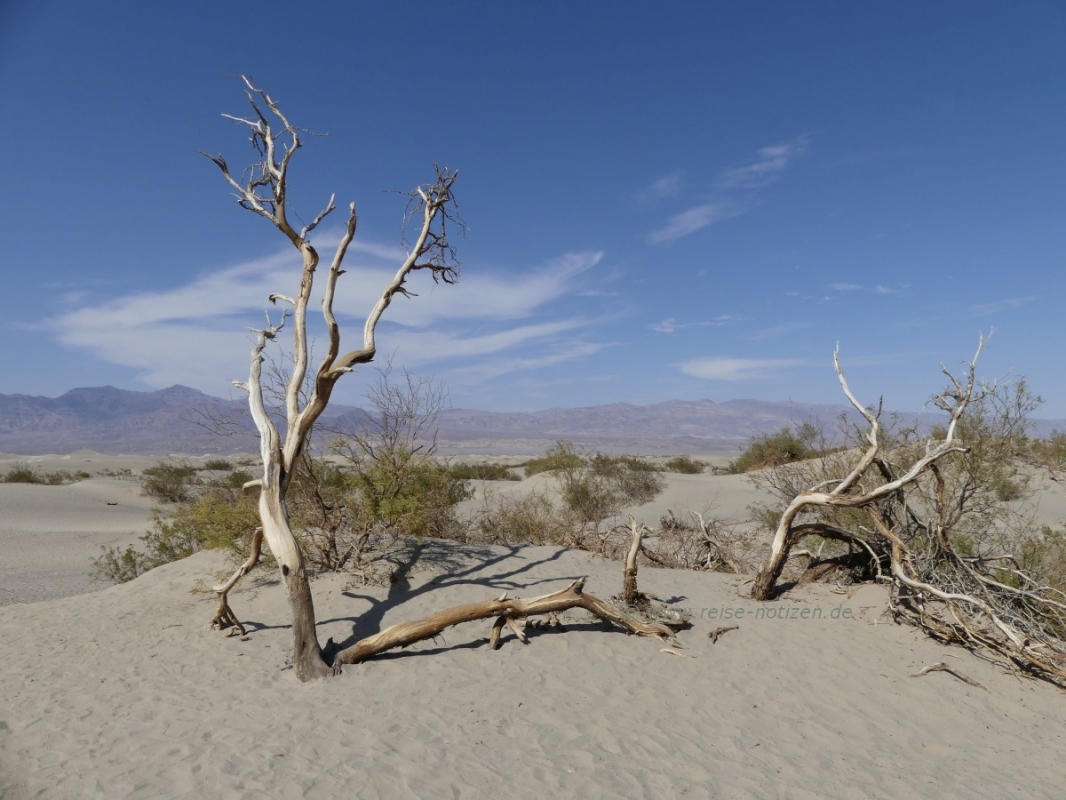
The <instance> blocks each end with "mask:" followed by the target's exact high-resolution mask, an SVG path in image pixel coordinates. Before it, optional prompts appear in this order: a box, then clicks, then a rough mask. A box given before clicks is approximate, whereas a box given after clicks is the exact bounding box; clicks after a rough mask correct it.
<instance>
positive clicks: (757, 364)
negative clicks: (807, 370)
mask: <svg viewBox="0 0 1066 800" xmlns="http://www.w3.org/2000/svg"><path fill="white" fill-rule="evenodd" d="M804 363H806V362H804V361H801V360H798V359H792V358H693V359H690V360H688V361H682V362H681V363H680V364H677V365H676V366H677V367H678V369H680V370H681V371H682V372H683V373H685V374H686V375H691V376H692V377H694V378H705V379H707V380H712V381H747V380H758V379H762V378H772V377H776V375H777V374H778V373H780V371H781V370H783V369H787V368H789V367H798V366H801V365H802V364H804Z"/></svg>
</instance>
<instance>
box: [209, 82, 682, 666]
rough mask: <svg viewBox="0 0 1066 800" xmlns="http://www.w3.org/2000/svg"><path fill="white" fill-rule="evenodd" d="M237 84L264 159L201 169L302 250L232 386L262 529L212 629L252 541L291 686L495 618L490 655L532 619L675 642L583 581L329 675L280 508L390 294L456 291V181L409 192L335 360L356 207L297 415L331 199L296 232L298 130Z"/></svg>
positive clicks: (223, 622)
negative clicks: (592, 622) (284, 342)
mask: <svg viewBox="0 0 1066 800" xmlns="http://www.w3.org/2000/svg"><path fill="white" fill-rule="evenodd" d="M244 82H245V85H246V86H247V88H248V99H249V101H250V102H251V106H252V110H253V117H252V118H250V119H244V118H241V117H231V116H228V115H225V116H227V118H228V119H231V120H234V121H235V122H238V123H240V124H242V125H245V126H247V127H248V129H249V130H250V132H251V139H252V144H253V145H254V146H255V148H256V150H257V152H258V154H259V156H260V159H261V160H260V161H259V163H258V164H256V165H253V167H252V169H251V177H250V178H249V179H248V181H247V183H241V182H239V181H238V180H236V179H235V178H234V177H233V176H232V174H231V173H230V169H229V165H228V164H227V163H226V161H225V159H224V158H222V157H221V156H208V158H210V159H211V160H212V161H213V162H214V163H215V164H216V165H217V166H218V168H219V169H220V170H221V171H222V174H223V177H224V178H225V179H226V181H227V183H229V185H230V186H231V187H232V188H233V189H234V190H236V192H237V197H238V203H239V204H240V205H241V207H242V208H245V209H246V210H249V211H252V212H254V213H256V214H258V215H260V216H262V217H265V218H266V219H267V220H269V221H270V222H271V223H272V224H273V225H274V227H276V228H277V229H278V230H279V231H280V232H281V233H282V234H284V235H285V237H286V238H287V239H288V240H289V242H290V243H291V244H292V245H293V247H295V248H296V249H297V250H298V251H299V253H300V256H301V258H302V261H303V271H302V275H301V278H300V286H299V291H298V292H297V294H296V296H295V297H287V296H285V295H280V294H273V295H271V296H270V298H269V299H270V302H271V303H274V304H277V303H278V302H281V303H283V304H284V305H285V306H287V308H286V309H285V310H284V311H283V312H282V316H281V319H280V320H279V321H278V322H277V323H276V324H275V323H273V322H271V320H270V318H269V315H268V317H267V326H266V327H265V328H264V329H262V330H260V331H259V334H258V336H257V338H256V343H255V346H254V347H253V349H252V357H251V368H250V370H249V380H248V381H247V382H246V383H245V382H235V383H236V385H237V386H239V387H241V388H243V389H245V390H247V391H248V396H249V400H248V403H249V408H250V409H251V413H252V419H253V421H254V422H255V425H256V429H257V430H258V431H259V442H260V455H261V458H262V463H263V473H262V477H261V478H259V479H257V480H255V481H252V482H250V484H249V485H248V487H247V488H253V489H255V488H257V489H258V490H259V518H260V521H261V522H262V531H261V534H257V538H256V540H255V542H254V543H253V551H254V557H252V556H250V557H249V559H248V560H247V561H246V562H245V564H243V565H242V566H241V568H240V569H238V570H237V572H236V573H235V574H234V575H233V577H231V578H230V580H229V581H227V582H226V583H225V584H223V585H221V586H219V587H217V588H216V591H217V592H218V594H219V610H218V613H216V615H215V623H216V624H217V626H218V627H227V626H232V625H236V626H237V627H238V629H239V630H241V632H242V633H243V630H244V629H243V626H241V625H240V623H239V622H238V621H237V618H236V615H234V614H233V611H232V609H230V607H229V603H228V599H227V598H228V594H229V591H230V590H231V589H232V588H233V586H235V585H236V583H237V581H239V580H240V578H241V577H242V576H243V575H244V574H245V573H246V572H247V571H248V570H249V569H251V568H252V567H253V566H254V565H255V563H257V562H258V546H259V542H260V541H262V540H265V541H266V543H267V546H268V547H269V548H270V552H271V553H273V555H274V558H275V560H276V561H277V563H278V569H279V571H280V572H281V578H282V581H283V583H284V585H285V589H286V592H287V593H288V598H289V606H290V609H291V612H292V634H293V654H292V663H293V669H294V671H295V673H296V676H297V677H298V678H299V679H300V680H303V681H306V680H310V679H312V678H317V677H321V676H324V675H329V674H333V673H335V672H336V671H337V670H338V669H339V668H340V665H341V664H355V663H358V662H360V661H363V660H365V659H367V658H369V657H371V656H373V655H376V654H378V653H381V652H384V651H386V650H390V649H392V648H394V647H403V646H406V645H409V644H412V643H414V642H417V641H421V640H422V639H426V638H430V637H433V636H436V635H437V634H438V633H440V632H441V631H443V630H444V629H445V628H448V627H451V626H452V625H458V624H460V623H462V622H469V621H472V620H477V619H485V618H488V617H495V618H496V622H495V624H494V625H493V628H492V643H493V644H494V645H495V644H498V642H499V636H500V633H501V631H502V629H503V627H504V625H509V626H510V627H511V628H512V630H514V631H515V633H516V634H517V635H518V636H519V637H522V636H523V634H522V631H521V629H520V628H519V627H518V625H517V620H519V619H525V618H526V617H529V616H535V615H543V614H548V615H554V614H557V613H558V612H561V611H565V610H568V609H571V608H584V609H586V610H588V611H590V612H591V613H593V614H595V615H596V616H597V617H599V618H601V619H604V620H606V621H609V622H611V623H614V624H616V625H620V626H621V627H623V628H625V629H626V630H628V631H629V632H631V633H636V634H641V635H645V636H659V637H662V638H671V637H672V636H673V629H672V628H671V627H670V626H669V625H667V624H662V623H651V622H644V621H642V620H639V619H636V618H634V617H631V616H629V615H627V614H625V613H623V612H621V611H619V610H618V609H615V608H612V607H611V606H609V605H607V604H606V603H603V602H602V601H600V600H598V599H596V598H595V597H592V596H590V595H586V594H584V593H583V592H582V587H583V585H584V581H583V580H582V581H577V582H575V583H574V584H572V585H571V586H569V587H567V588H566V589H564V590H562V591H560V592H556V593H554V594H551V595H545V596H543V597H538V598H533V599H531V600H507V599H506V598H505V597H504V598H500V599H499V600H492V601H487V602H484V603H470V604H467V605H464V606H458V607H456V608H453V609H448V610H446V611H442V612H440V613H438V614H435V615H433V616H431V617H429V618H427V619H424V620H420V621H416V622H409V623H404V624H402V625H397V626H393V627H392V628H389V629H388V630H386V631H383V632H382V633H379V634H377V635H376V636H371V637H369V638H368V639H365V640H363V641H361V642H359V643H357V644H356V645H354V646H352V647H350V648H348V649H346V650H344V651H342V652H340V653H338V654H336V656H335V657H334V658H333V659H332V663H331V664H327V663H326V661H325V659H324V657H323V653H322V649H321V647H320V646H319V643H318V637H317V634H316V631H315V608H314V600H313V598H312V596H311V588H310V585H309V582H308V575H307V569H306V566H305V563H304V558H303V553H302V552H301V550H300V546H299V543H298V542H297V541H296V538H295V536H294V535H293V532H292V529H291V528H290V525H289V517H288V513H287V510H286V505H285V495H286V491H287V489H288V485H289V481H290V479H291V476H292V474H293V472H294V470H295V468H296V465H297V463H298V460H299V459H300V458H301V456H302V455H303V452H304V448H305V447H306V446H307V441H308V437H309V436H310V433H311V430H312V428H313V427H314V425H315V422H316V421H317V420H318V418H319V417H320V416H321V414H322V412H323V411H324V410H325V408H326V406H327V404H328V403H329V400H330V396H331V395H332V392H333V388H334V386H335V384H336V382H337V380H338V379H340V377H341V376H343V375H345V374H347V373H349V372H351V371H352V369H353V368H354V367H356V366H357V365H359V364H366V363H369V362H370V361H372V360H373V359H374V357H375V355H376V354H377V342H376V338H375V336H376V328H377V324H378V322H379V321H380V319H381V317H382V315H383V314H384V312H385V310H386V309H387V308H388V307H389V305H390V304H391V303H392V300H393V298H394V297H395V296H396V295H397V294H399V295H403V296H408V295H409V294H410V293H409V292H408V291H407V289H406V281H407V279H408V278H409V277H410V275H411V274H412V273H413V272H415V271H418V270H425V271H428V272H429V273H430V274H431V276H432V277H433V280H434V281H443V282H444V283H454V282H455V280H456V278H457V275H458V271H457V269H458V268H457V265H456V264H455V261H454V250H453V248H452V245H451V244H450V243H449V241H448V237H447V235H446V224H447V222H449V221H454V219H453V217H452V208H453V206H454V197H453V195H452V186H453V185H454V183H455V181H456V178H457V177H458V174H457V173H455V172H451V171H449V170H447V169H441V168H436V180H435V182H433V183H430V184H427V185H424V186H420V187H417V188H416V189H415V190H414V191H413V192H412V194H411V196H410V203H409V205H408V214H409V216H410V217H415V218H418V217H420V218H421V219H420V221H419V224H418V228H417V234H416V236H415V237H414V241H413V243H412V244H411V246H410V248H409V250H408V253H407V255H406V257H405V258H404V261H403V263H402V264H401V265H400V267H399V268H398V269H397V271H396V273H395V274H394V275H393V277H392V280H391V281H390V282H389V283H388V285H387V286H385V288H384V289H383V290H382V292H381V294H380V295H379V297H378V300H377V302H376V303H375V305H374V307H373V309H372V310H371V312H370V314H369V315H368V316H367V319H366V323H365V325H364V326H363V337H362V342H361V343H360V345H359V346H357V347H356V348H354V349H351V350H349V351H348V352H346V353H343V354H342V350H341V337H340V328H339V325H338V323H337V319H336V316H335V314H334V312H333V302H334V299H335V297H336V286H337V281H338V280H339V278H340V276H341V275H342V274H344V270H343V269H342V268H341V265H342V263H343V261H344V257H345V255H346V253H347V249H348V246H349V245H350V244H351V242H352V240H353V239H354V237H355V229H356V214H355V204H354V203H352V204H351V205H350V206H349V213H348V221H347V225H346V226H345V230H344V233H343V235H342V236H341V240H340V243H339V244H338V245H337V249H336V251H335V253H334V256H333V260H332V262H331V264H330V267H329V271H328V273H327V275H326V284H325V292H324V297H323V301H322V316H323V320H324V322H325V325H326V332H327V335H328V344H327V348H326V354H325V357H324V358H323V360H322V362H321V364H320V365H319V367H318V370H317V371H316V372H315V373H314V374H313V375H312V376H311V378H312V380H311V382H310V385H311V388H310V395H309V397H308V398H307V401H306V402H305V403H303V405H302V407H301V391H302V390H303V389H304V384H305V378H307V377H308V376H309V372H308V369H309V367H308V358H309V352H308V341H307V305H308V302H309V301H310V298H311V294H312V288H313V284H314V279H315V274H316V271H317V268H318V265H319V255H318V252H317V251H316V250H315V248H314V247H313V246H312V244H311V242H310V240H309V239H308V238H307V236H308V234H309V233H310V232H311V231H312V230H314V229H315V228H316V227H317V226H318V224H319V223H320V222H322V220H323V219H325V218H326V217H327V216H328V215H329V214H330V213H331V212H332V211H333V210H334V209H335V205H334V198H333V197H330V200H329V203H328V204H327V205H326V207H325V208H324V209H323V210H322V211H321V212H320V213H319V214H318V215H317V216H316V217H315V219H314V221H313V222H311V224H310V225H306V226H304V227H303V228H302V229H301V230H299V231H297V230H296V229H295V228H294V227H293V226H292V224H291V223H290V221H289V217H290V209H289V207H288V204H287V191H288V168H289V164H290V161H291V159H292V156H293V154H294V153H295V152H296V150H297V149H299V147H300V134H299V130H298V129H297V128H294V127H293V126H292V125H291V124H290V123H289V121H288V120H287V119H286V118H285V116H284V115H283V114H282V112H281V110H280V109H279V108H278V106H277V104H276V103H275V102H274V100H273V99H271V98H270V97H269V96H268V95H267V94H266V93H265V92H263V91H262V90H261V89H258V88H256V87H255V86H254V85H253V84H252V83H251V81H249V80H248V79H247V78H245V79H244ZM260 103H262V104H264V106H265V109H266V110H265V111H264V108H261V107H260ZM268 115H269V119H268ZM273 120H276V121H278V122H280V126H281V127H280V130H275V129H272V127H271V121H273ZM460 224H461V223H460ZM289 317H291V318H292V323H293V324H292V335H293V340H292V343H293V349H292V357H293V367H292V372H291V374H290V375H289V378H288V382H287V384H286V387H285V428H284V436H282V435H281V433H279V431H278V429H277V427H276V426H275V424H274V422H273V421H272V420H271V418H270V415H269V414H268V413H267V410H266V404H265V402H264V399H263V386H262V361H263V350H264V348H265V347H266V345H267V342H269V341H271V340H273V339H274V338H275V337H276V336H277V334H278V333H279V331H281V329H282V328H283V327H284V324H285V320H286V319H287V318H289ZM639 544H640V542H639V539H638V540H637V542H636V545H635V546H636V547H637V548H638V549H639ZM634 559H635V556H634ZM627 580H628V578H627ZM635 580H636V569H635V562H634V568H633V574H632V581H633V588H634V591H635Z"/></svg>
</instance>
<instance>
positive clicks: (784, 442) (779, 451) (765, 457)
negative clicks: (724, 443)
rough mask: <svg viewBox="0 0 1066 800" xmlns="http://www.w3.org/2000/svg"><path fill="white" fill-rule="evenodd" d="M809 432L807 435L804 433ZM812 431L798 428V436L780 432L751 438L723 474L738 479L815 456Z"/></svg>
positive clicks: (788, 430)
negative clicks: (740, 475)
mask: <svg viewBox="0 0 1066 800" xmlns="http://www.w3.org/2000/svg"><path fill="white" fill-rule="evenodd" d="M808 428H810V429H811V430H810V431H808V430H807V429H808ZM808 433H811V434H813V433H814V431H813V428H812V427H811V426H808V425H801V426H800V429H799V431H798V432H793V431H792V430H791V429H790V428H782V429H781V430H779V431H778V432H777V433H765V434H762V435H761V436H756V437H755V438H753V439H752V440H751V441H750V442H749V444H748V447H747V449H746V450H744V452H743V453H741V454H740V455H739V456H737V457H736V458H735V459H733V460H732V461H731V462H729V466H728V467H727V472H729V473H730V474H732V475H739V474H741V473H744V472H752V471H753V470H757V469H765V468H767V467H780V466H782V465H784V464H790V463H792V462H793V461H806V460H807V459H809V458H814V457H816V456H817V455H819V451H818V450H816V449H815V448H814V447H812V446H811V438H812V436H811V435H808Z"/></svg>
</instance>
